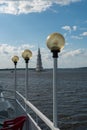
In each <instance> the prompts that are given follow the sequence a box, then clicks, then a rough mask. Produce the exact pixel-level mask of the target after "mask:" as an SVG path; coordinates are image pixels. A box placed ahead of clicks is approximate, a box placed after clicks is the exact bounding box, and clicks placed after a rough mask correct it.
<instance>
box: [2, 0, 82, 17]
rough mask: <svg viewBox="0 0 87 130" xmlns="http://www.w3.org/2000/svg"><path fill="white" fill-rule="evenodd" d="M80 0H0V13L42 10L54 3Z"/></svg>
mask: <svg viewBox="0 0 87 130" xmlns="http://www.w3.org/2000/svg"><path fill="white" fill-rule="evenodd" d="M80 1H81V0H32V1H31V0H16V1H14V0H1V1H0V13H7V14H14V15H16V14H21V13H24V14H27V13H32V12H42V11H45V10H46V9H48V8H50V7H51V6H52V5H53V4H54V3H55V4H58V5H62V6H64V5H69V4H71V3H74V2H80Z"/></svg>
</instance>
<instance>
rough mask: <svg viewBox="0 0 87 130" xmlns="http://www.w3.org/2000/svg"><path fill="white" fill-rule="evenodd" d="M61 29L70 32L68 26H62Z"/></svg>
mask: <svg viewBox="0 0 87 130" xmlns="http://www.w3.org/2000/svg"><path fill="white" fill-rule="evenodd" d="M62 29H64V30H66V31H69V32H71V27H70V26H67V25H66V26H63V27H62Z"/></svg>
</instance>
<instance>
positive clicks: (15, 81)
mask: <svg viewBox="0 0 87 130" xmlns="http://www.w3.org/2000/svg"><path fill="white" fill-rule="evenodd" d="M16 65H17V62H14V66H15V70H14V87H15V99H16V90H17V75H16Z"/></svg>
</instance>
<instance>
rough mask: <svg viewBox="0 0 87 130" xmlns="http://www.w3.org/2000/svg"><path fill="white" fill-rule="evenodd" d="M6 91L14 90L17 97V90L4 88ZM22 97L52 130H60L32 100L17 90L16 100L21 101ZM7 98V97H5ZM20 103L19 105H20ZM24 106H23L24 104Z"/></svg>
mask: <svg viewBox="0 0 87 130" xmlns="http://www.w3.org/2000/svg"><path fill="white" fill-rule="evenodd" d="M3 91H5V92H13V93H14V97H15V92H14V91H13V90H3ZM17 97H18V98H20V99H21V100H22V101H23V102H24V103H25V105H27V106H28V107H29V108H30V109H31V110H32V111H33V112H34V113H35V114H36V115H37V116H38V117H39V118H40V119H41V120H42V121H43V122H44V123H45V124H46V125H47V126H48V127H49V128H50V129H51V130H59V128H56V127H55V126H54V125H53V122H52V121H50V120H49V119H48V118H47V117H46V116H45V115H44V114H43V113H42V112H40V110H38V109H37V108H36V107H35V106H34V105H33V104H32V103H31V102H30V101H28V100H27V99H26V98H25V97H24V96H23V95H22V94H20V93H19V92H18V91H16V101H18V102H19V103H20V101H19V100H18V98H17ZM4 98H5V97H4ZM8 99H9V98H8ZM12 99H13V98H12ZM14 99H15V98H14ZM20 104H21V103H20ZM20 104H19V105H20ZM22 107H23V106H22ZM24 109H25V108H24Z"/></svg>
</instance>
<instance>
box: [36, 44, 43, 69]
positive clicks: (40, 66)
mask: <svg viewBox="0 0 87 130" xmlns="http://www.w3.org/2000/svg"><path fill="white" fill-rule="evenodd" d="M42 70H43V67H42V60H41V53H40V48H39V47H38V54H37V64H36V71H42Z"/></svg>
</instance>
